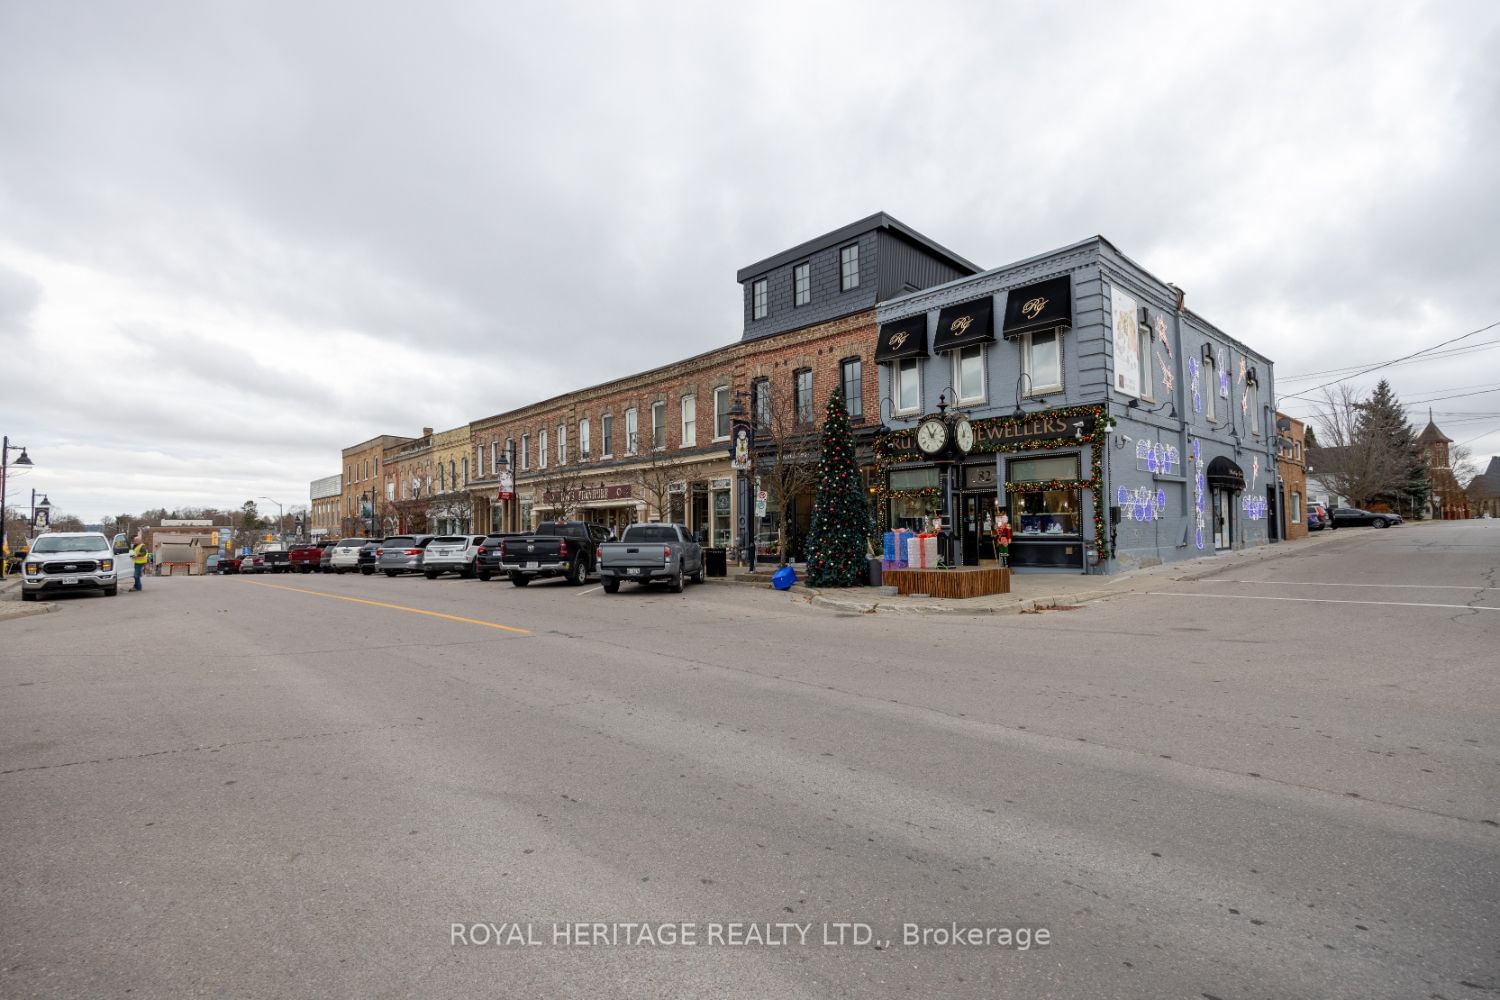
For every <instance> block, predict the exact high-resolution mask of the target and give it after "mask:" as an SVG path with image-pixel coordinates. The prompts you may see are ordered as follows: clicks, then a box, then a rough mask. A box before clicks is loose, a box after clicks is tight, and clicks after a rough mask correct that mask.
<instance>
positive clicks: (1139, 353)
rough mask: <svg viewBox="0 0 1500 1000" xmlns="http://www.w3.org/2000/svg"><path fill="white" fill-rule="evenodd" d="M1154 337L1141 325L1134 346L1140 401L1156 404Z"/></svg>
mask: <svg viewBox="0 0 1500 1000" xmlns="http://www.w3.org/2000/svg"><path fill="white" fill-rule="evenodd" d="M1155 336H1156V335H1155V333H1154V332H1153V331H1152V330H1151V325H1150V324H1149V323H1146V324H1143V325H1142V326H1141V328H1140V331H1139V332H1138V333H1137V337H1139V338H1140V339H1139V341H1138V342H1137V344H1136V358H1137V361H1138V362H1139V364H1140V382H1141V399H1143V400H1145V401H1146V402H1148V403H1154V402H1156V370H1155V369H1154V368H1153V367H1152V364H1151V361H1152V354H1151V351H1152V349H1153V347H1154V345H1155V344H1156V341H1155V340H1154V339H1153V338H1154V337H1155ZM1060 356H1061V355H1059V357H1060Z"/></svg>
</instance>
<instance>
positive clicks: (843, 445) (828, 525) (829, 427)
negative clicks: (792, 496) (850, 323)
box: [807, 389, 874, 587]
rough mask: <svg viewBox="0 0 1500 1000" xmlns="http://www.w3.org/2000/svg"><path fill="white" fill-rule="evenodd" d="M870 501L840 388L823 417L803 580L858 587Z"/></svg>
mask: <svg viewBox="0 0 1500 1000" xmlns="http://www.w3.org/2000/svg"><path fill="white" fill-rule="evenodd" d="M873 530H874V529H873V526H872V524H871V521H870V506H869V501H868V500H867V498H866V497H865V489H864V485H863V484H862V483H861V481H860V478H859V469H858V468H856V467H855V464H854V432H853V431H852V430H851V429H850V427H849V411H848V410H846V409H845V408H844V393H843V391H842V390H840V389H835V390H834V391H833V395H832V396H831V397H829V400H828V411H827V417H826V418H825V419H824V421H823V460H822V462H820V463H819V465H818V493H817V499H816V500H815V502H814V503H813V516H812V527H811V528H810V529H809V530H808V533H807V582H808V583H809V584H811V585H812V586H814V587H857V586H860V585H861V584H862V583H864V581H865V574H866V572H867V571H868V570H867V567H868V565H869V564H868V562H867V559H868V555H867V553H868V551H869V550H868V546H869V544H870V534H871V532H872V531H873Z"/></svg>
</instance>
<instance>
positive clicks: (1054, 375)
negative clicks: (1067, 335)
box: [1022, 330, 1063, 396]
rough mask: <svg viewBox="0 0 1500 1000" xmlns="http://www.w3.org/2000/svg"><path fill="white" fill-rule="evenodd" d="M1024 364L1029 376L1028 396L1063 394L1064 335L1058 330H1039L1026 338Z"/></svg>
mask: <svg viewBox="0 0 1500 1000" xmlns="http://www.w3.org/2000/svg"><path fill="white" fill-rule="evenodd" d="M1024 339H1025V343H1024V344H1023V345H1022V353H1023V355H1024V357H1023V359H1022V364H1023V365H1024V370H1025V372H1026V374H1027V375H1028V376H1029V378H1028V379H1027V388H1028V390H1029V391H1028V392H1027V395H1028V396H1040V395H1041V394H1042V393H1045V392H1061V391H1062V387H1063V370H1062V335H1061V334H1059V333H1058V331H1057V330H1038V331H1036V332H1035V333H1029V334H1027V335H1026V336H1025V338H1024Z"/></svg>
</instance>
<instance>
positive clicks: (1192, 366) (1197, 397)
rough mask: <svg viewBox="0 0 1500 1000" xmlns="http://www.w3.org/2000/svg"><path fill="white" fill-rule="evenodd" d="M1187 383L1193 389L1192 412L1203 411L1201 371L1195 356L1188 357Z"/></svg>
mask: <svg viewBox="0 0 1500 1000" xmlns="http://www.w3.org/2000/svg"><path fill="white" fill-rule="evenodd" d="M1187 363H1188V384H1189V385H1190V386H1192V389H1193V412H1194V413H1202V412H1203V379H1202V377H1201V376H1202V372H1201V371H1200V370H1199V368H1198V359H1197V358H1188V359H1187Z"/></svg>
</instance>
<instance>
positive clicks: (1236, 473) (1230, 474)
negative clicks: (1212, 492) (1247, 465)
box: [1204, 455, 1245, 490]
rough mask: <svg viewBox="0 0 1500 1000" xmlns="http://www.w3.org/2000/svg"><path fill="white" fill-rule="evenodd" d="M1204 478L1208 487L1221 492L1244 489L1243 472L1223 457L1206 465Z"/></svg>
mask: <svg viewBox="0 0 1500 1000" xmlns="http://www.w3.org/2000/svg"><path fill="white" fill-rule="evenodd" d="M1204 478H1205V479H1207V480H1208V485H1210V486H1213V487H1216V488H1218V489H1221V490H1242V489H1244V488H1245V470H1243V469H1241V468H1240V467H1239V466H1238V465H1235V464H1234V463H1233V462H1231V461H1230V460H1229V459H1227V458H1225V457H1224V456H1223V455H1220V456H1219V457H1218V458H1216V459H1214V460H1213V461H1212V462H1209V463H1208V472H1207V473H1205V474H1204Z"/></svg>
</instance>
